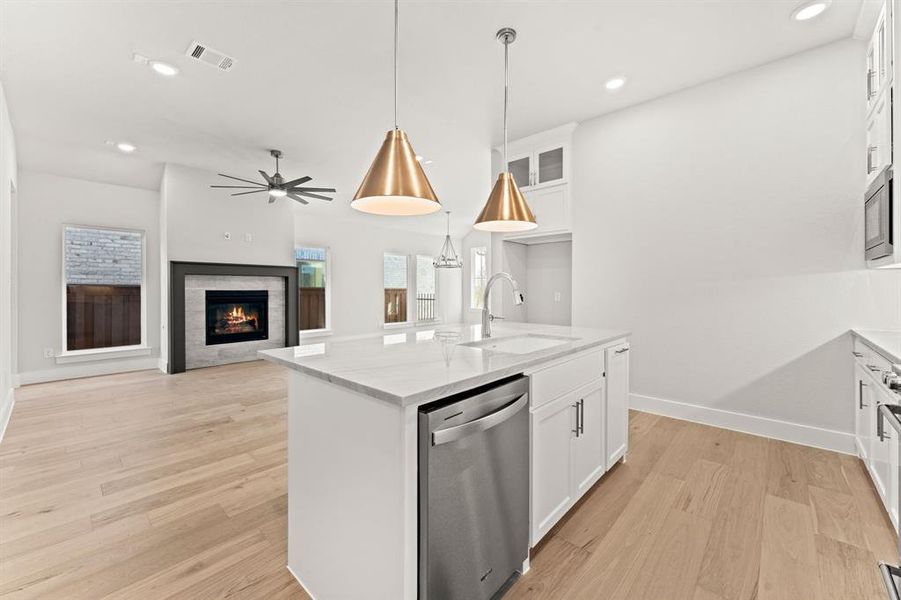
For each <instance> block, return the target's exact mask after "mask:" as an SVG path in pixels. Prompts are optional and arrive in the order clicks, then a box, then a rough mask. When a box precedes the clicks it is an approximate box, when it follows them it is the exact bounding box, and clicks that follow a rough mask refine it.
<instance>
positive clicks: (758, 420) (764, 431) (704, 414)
mask: <svg viewBox="0 0 901 600" xmlns="http://www.w3.org/2000/svg"><path fill="white" fill-rule="evenodd" d="M630 400H631V407H630V408H634V409H635V410H640V411H642V412H649V413H654V414H657V415H663V416H665V417H673V418H674V419H681V420H683V421H693V422H695V423H703V424H704V425H713V426H714V427H722V428H723V429H731V430H733V431H741V432H742V433H750V434H753V435H759V436H762V437H768V438H773V439H777V440H782V441H784V442H792V443H795V444H801V445H803V446H812V447H814V448H822V449H824V450H833V451H835V452H841V453H843V454H852V455H855V456H856V455H857V452H856V448H855V443H854V435H852V434H851V433H845V432H843V431H835V430H832V429H822V428H820V427H813V426H811V425H802V424H800V423H791V422H789V421H780V420H778V419H770V418H768V417H757V416H754V415H748V414H745V413H738V412H732V411H728V410H721V409H718V408H711V407H709V406H700V405H698V404H688V403H685V402H677V401H675V400H664V399H663V398H654V397H653V396H642V395H641V394H631V395H630Z"/></svg>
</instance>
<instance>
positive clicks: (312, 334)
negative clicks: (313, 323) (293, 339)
mask: <svg viewBox="0 0 901 600" xmlns="http://www.w3.org/2000/svg"><path fill="white" fill-rule="evenodd" d="M333 333H334V332H333V331H332V330H331V329H301V330H300V332H299V335H298V338H299V340H300V341H301V342H302V341H304V340H312V339H315V338H320V337H325V336H328V335H332V334H333Z"/></svg>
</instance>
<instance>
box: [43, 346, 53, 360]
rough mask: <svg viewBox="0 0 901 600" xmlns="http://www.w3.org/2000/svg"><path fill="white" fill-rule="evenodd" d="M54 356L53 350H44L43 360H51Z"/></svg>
mask: <svg viewBox="0 0 901 600" xmlns="http://www.w3.org/2000/svg"><path fill="white" fill-rule="evenodd" d="M54 354H56V353H55V352H54V351H53V348H44V358H53V356H54Z"/></svg>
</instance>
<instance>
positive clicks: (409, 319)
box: [380, 250, 416, 329]
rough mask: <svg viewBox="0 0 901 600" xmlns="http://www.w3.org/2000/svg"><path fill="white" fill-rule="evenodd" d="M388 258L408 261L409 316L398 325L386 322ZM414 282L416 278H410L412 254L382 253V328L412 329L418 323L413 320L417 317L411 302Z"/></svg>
mask: <svg viewBox="0 0 901 600" xmlns="http://www.w3.org/2000/svg"><path fill="white" fill-rule="evenodd" d="M386 256H399V257H403V258H404V260H405V261H406V268H407V287H406V292H407V302H406V304H407V314H406V317H405V319H404V320H403V321H400V322H397V323H388V322H386V321H385V289H386V288H385V257H386ZM412 281H415V274H414V277H412V278H411V277H410V254H409V253H406V252H392V251H390V250H385V251H383V252H382V293H381V309H380V311H381V315H382V327H384V328H385V329H395V328H398V327H412V326H414V325H415V324H416V321H415V320H414V319H413V318H412V317H414V316H415V313H414V312H413V305H412V303H411V302H410V284H411V282H412Z"/></svg>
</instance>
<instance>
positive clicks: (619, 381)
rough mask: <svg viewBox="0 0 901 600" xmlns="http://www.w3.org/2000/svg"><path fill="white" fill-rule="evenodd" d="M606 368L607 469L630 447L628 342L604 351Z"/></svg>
mask: <svg viewBox="0 0 901 600" xmlns="http://www.w3.org/2000/svg"><path fill="white" fill-rule="evenodd" d="M605 362H606V370H607V402H606V404H607V415H606V417H607V418H606V422H605V425H606V429H607V436H606V438H607V439H606V440H605V445H606V447H607V465H606V467H607V469H610V468H611V467H612V466H613V465H614V464H615V463H616V461H618V460H619V459H620V458H622V457H623V456H625V454H626V452H627V451H628V449H629V344H628V343H625V344H619V345H617V346H613V347H611V348H607V350H606V361H605Z"/></svg>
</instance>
